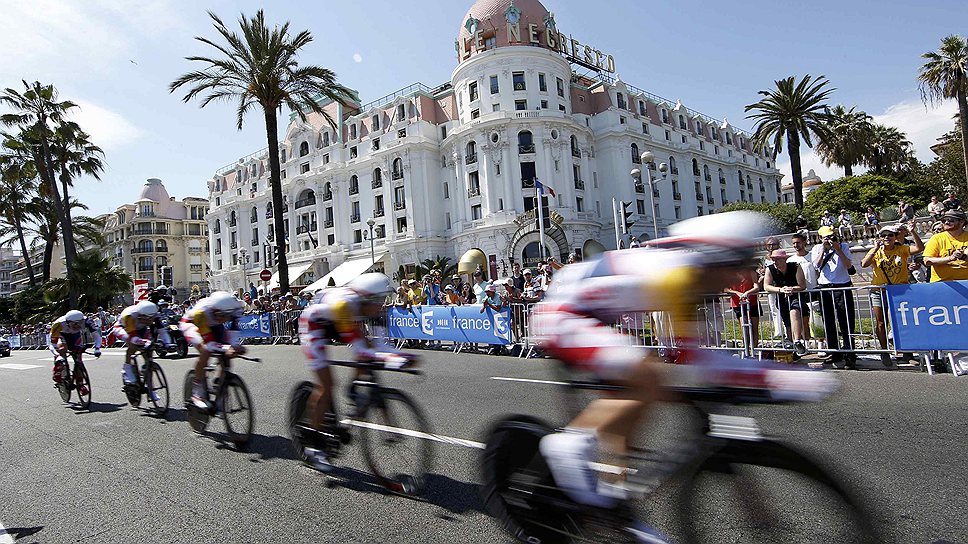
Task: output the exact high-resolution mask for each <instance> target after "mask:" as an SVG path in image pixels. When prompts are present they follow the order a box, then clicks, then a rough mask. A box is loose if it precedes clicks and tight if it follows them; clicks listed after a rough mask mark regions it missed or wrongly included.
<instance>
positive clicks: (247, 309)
mask: <svg viewBox="0 0 968 544" xmlns="http://www.w3.org/2000/svg"><path fill="white" fill-rule="evenodd" d="M242 302H243V303H244V304H243V306H242V312H243V313H247V314H251V313H253V312H255V306H253V305H252V297H250V296H249V294H248V293H246V294H245V296H244V297H242Z"/></svg>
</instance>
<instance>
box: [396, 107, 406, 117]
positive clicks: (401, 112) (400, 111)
mask: <svg viewBox="0 0 968 544" xmlns="http://www.w3.org/2000/svg"><path fill="white" fill-rule="evenodd" d="M406 120H407V108H406V106H404V105H403V104H400V105H399V106H397V121H406Z"/></svg>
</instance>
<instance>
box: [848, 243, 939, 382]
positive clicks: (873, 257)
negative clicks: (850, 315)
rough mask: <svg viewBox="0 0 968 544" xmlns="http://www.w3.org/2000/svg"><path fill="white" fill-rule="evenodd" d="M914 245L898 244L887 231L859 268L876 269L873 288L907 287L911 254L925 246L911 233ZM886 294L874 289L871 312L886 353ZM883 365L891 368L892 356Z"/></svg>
mask: <svg viewBox="0 0 968 544" xmlns="http://www.w3.org/2000/svg"><path fill="white" fill-rule="evenodd" d="M911 235H912V236H913V237H914V245H911V246H908V245H906V244H902V243H899V242H900V240H898V238H899V236H898V230H897V228H896V227H890V226H888V227H884V228H882V229H881V230H880V232H879V233H878V239H877V244H876V245H874V247H873V248H871V250H870V251H868V252H867V255H864V258H863V259H862V260H861V261H860V265H861V266H863V267H865V268H866V267H868V266H871V265H873V270H874V273H873V275H872V276H871V285H875V286H878V285H898V284H904V283H908V273H909V271H908V266H909V262H910V260H911V254H912V253H918V252H920V251H922V250H924V243H922V242H921V238H919V237H918V233H917V232H914V230H913V229H912V230H911ZM886 295H887V293H886V291H885V289H884V288H874V289H871V291H870V299H871V311H872V313H873V314H874V322H875V325H874V329H875V332H876V334H877V341H878V342H879V343H880V345H881V349H887V332H886V328H885V325H884V321H885V319H884V308H886V307H887V303H886V302H887V296H886ZM881 362H882V363H883V364H884V366H891V356H890V355H888V354H886V353H882V354H881Z"/></svg>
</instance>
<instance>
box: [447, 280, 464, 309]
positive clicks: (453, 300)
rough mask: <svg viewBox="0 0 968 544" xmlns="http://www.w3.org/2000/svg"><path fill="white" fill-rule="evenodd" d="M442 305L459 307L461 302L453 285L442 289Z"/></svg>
mask: <svg viewBox="0 0 968 544" xmlns="http://www.w3.org/2000/svg"><path fill="white" fill-rule="evenodd" d="M444 304H446V305H448V306H460V305H461V300H460V295H458V294H457V291H456V290H455V289H454V286H453V285H448V286H446V287H444Z"/></svg>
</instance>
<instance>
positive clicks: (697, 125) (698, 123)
mask: <svg viewBox="0 0 968 544" xmlns="http://www.w3.org/2000/svg"><path fill="white" fill-rule="evenodd" d="M696 134H700V135H701V134H702V123H700V122H699V121H696Z"/></svg>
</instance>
